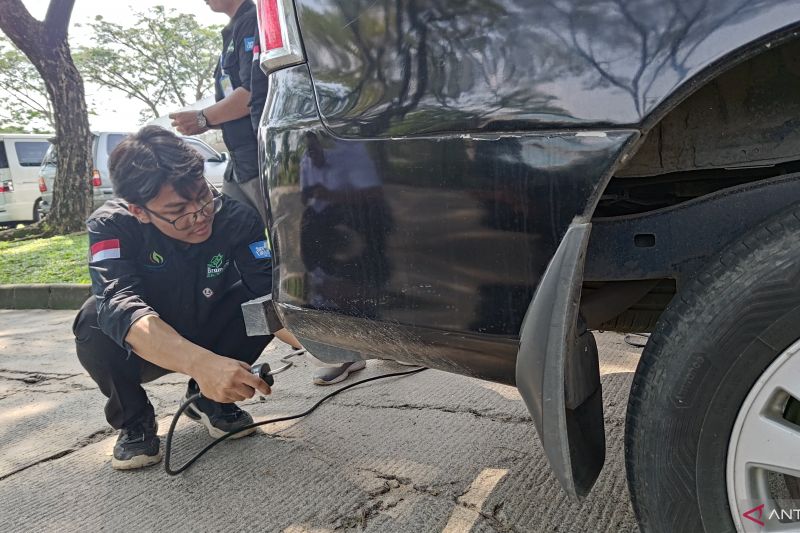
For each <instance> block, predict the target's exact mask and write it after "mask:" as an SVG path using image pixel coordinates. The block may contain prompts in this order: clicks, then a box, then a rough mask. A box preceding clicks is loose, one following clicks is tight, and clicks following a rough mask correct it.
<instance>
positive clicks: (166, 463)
mask: <svg viewBox="0 0 800 533" xmlns="http://www.w3.org/2000/svg"><path fill="white" fill-rule="evenodd" d="M423 370H427V368H425V367H423V368H417V369H415V370H409V371H406V372H394V373H392V374H383V375H380V376H373V377H371V378H367V379H362V380H361V381H356V382H355V383H351V384H350V385H347V386H346V387H342V388H341V389H337V390H335V391H333V392H331V393H330V394H328V395H326V396H323V397H322V398H321V399H320V400H319V401H318V402H317V403H315V404H314V405H312V406H311V407H310V408H309V409H308V410H306V411H304V412H302V413H300V414H298V415H290V416H282V417H280V418H272V419H268V420H262V421H261V422H254V423H252V424H250V425H247V426H244V427H243V428H240V429H238V430H236V431H232V432H230V433H226V434H225V435H223V436H221V437H219V438H218V439H216V440H214V441H213V442H211V443H210V444H209V445H208V446H206V447H205V448H203V449H202V450H200V452H199V453H197V455H195V456H194V457H192V458H191V459H189V460H188V461H186V463H184V464H183V465H182V466H181V467H180V468H177V469H175V470H173V469H172V468H170V466H169V458H170V455H171V453H172V434H173V432H174V431H175V426H176V425H177V424H178V419H179V418H180V417H181V415H182V414H183V412H184V411H185V410H186V408H187V407H189V406H190V405H192V404H193V403H194V402H196V401H197V400H199V399H200V396H201V394H200V393H197V394H193V395H192V396H190V397H189V398H187V399H186V401H184V402H183V403H182V404H181V406H180V407H179V408H178V411H177V412H176V413H175V416H173V417H172V423H171V424H170V425H169V431H167V442H166V444H165V445H164V471H165V472H166V473H167V474H169V475H170V476H176V475H178V474H180V473H181V472H183V471H184V470H186V469H187V468H189V467H190V466H192V465H193V464H194V462H195V461H197V460H198V459H200V458H201V457H202V456H204V455H205V454H206V452H208V451H209V450H210V449H211V448H213V447H214V446H216V445H217V444H219V443H220V442H222V441H224V440H226V439H227V438H229V437H230V436H231V435H236V434H237V433H241V432H242V431H247V430H249V429H252V428H255V427H258V426H263V425H266V424H274V423H275V422H284V421H286V420H294V419H295V418H302V417H304V416H306V415H308V414H311V413H312V412H314V410H316V408H317V407H319V406H320V405H322V404H323V403H324V402H325V401H327V400H328V399H330V398H333V397H334V396H336V395H337V394H339V393H340V392H344V391H346V390H347V389H351V388H353V387H355V386H356V385H361V384H363V383H367V382H369V381H375V380H377V379H384V378H391V377H395V376H409V375H411V374H417V373H419V372H422V371H423Z"/></svg>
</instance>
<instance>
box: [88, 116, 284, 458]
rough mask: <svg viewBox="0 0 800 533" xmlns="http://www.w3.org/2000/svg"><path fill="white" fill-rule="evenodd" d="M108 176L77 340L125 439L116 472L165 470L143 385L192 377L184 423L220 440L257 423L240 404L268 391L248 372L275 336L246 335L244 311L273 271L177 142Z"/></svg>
mask: <svg viewBox="0 0 800 533" xmlns="http://www.w3.org/2000/svg"><path fill="white" fill-rule="evenodd" d="M109 171H110V174H111V181H112V183H113V184H114V190H115V192H116V194H117V196H118V197H119V198H120V199H118V200H110V201H108V202H106V203H105V205H103V206H102V207H101V208H100V209H98V210H97V211H95V212H94V213H93V214H92V216H91V217H90V218H89V220H88V222H87V227H88V230H89V244H90V247H91V250H90V259H89V270H90V272H91V278H92V294H93V296H92V297H91V298H90V299H89V300H87V301H86V303H85V304H84V305H83V307H82V308H81V310H80V312H79V313H78V316H77V317H76V319H75V323H74V325H73V332H74V334H75V341H76V346H77V353H78V358H79V359H80V362H81V364H82V365H83V367H84V368H85V369H86V370H87V371H88V372H89V375H90V376H91V377H92V379H93V380H94V381H95V382H97V384H98V386H99V387H100V390H101V391H102V393H103V394H104V395H105V396H106V397H108V402H107V403H106V408H105V413H106V419H107V420H108V422H109V424H111V425H112V426H113V427H114V428H116V429H119V430H120V433H119V437H118V438H117V442H116V445H115V446H114V456H113V459H112V461H111V464H112V466H113V467H114V468H116V469H132V468H140V467H144V466H148V465H152V464H155V463H158V462H159V461H160V460H161V452H160V442H159V438H158V436H157V435H156V430H157V427H156V422H155V414H154V411H153V406H152V405H151V404H150V402H149V401H148V399H147V394H146V393H145V391H144V389H143V388H142V385H141V384H142V383H145V382H148V381H152V380H154V379H156V378H158V377H160V376H163V375H165V374H168V373H170V372H180V373H182V374H186V375H188V376H190V378H191V379H190V380H189V384H188V387H187V390H186V396H189V395H191V394H194V393H196V392H198V391H202V393H203V398H202V399H201V400H199V402H197V403H196V404H195V407H193V408H189V409H188V410H187V411H186V413H187V415H189V416H190V417H191V418H192V419H194V420H196V421H197V422H199V423H202V424H203V425H204V426H205V427H206V428H207V429H208V432H209V433H210V434H211V435H212V436H213V437H218V436H220V435H222V434H223V433H225V432H229V431H232V430H236V429H237V428H240V427H243V426H245V425H248V424H251V423H252V422H253V419H252V417H251V416H250V415H249V414H248V413H247V412H245V411H243V410H241V409H240V408H239V407H237V406H236V404H235V403H234V402H237V401H240V400H245V399H247V398H250V397H252V396H253V395H254V394H255V392H256V391H259V392H260V393H262V394H269V393H270V389H269V387H268V386H267V384H266V383H264V382H263V381H262V380H260V379H259V378H258V377H256V376H254V375H252V374H251V373H250V372H249V371H248V370H249V368H250V364H252V363H253V362H255V360H256V359H257V358H258V356H259V355H260V354H261V352H262V351H263V350H264V348H265V347H266V345H267V344H268V343H269V342H270V340H271V339H272V336H259V337H248V336H247V335H246V333H245V326H244V320H243V318H242V312H241V308H240V304H242V303H243V302H245V301H247V300H250V299H253V298H256V297H259V296H263V295H265V294H268V293H270V292H271V290H272V266H271V258H270V253H269V248H268V246H267V245H266V242H265V237H264V235H265V234H264V226H263V224H262V222H261V219H260V218H259V215H258V214H257V213H256V211H254V210H253V209H252V208H250V207H247V206H244V205H242V204H240V203H238V202H236V201H234V200H231V199H229V198H227V197H223V196H221V195H220V194H219V192H217V191H216V190H215V189H214V188H213V187H212V186H211V185H210V184H209V183H208V182H206V180H205V179H204V177H203V160H202V158H201V157H200V156H199V155H198V154H197V153H196V152H195V151H194V150H192V148H190V147H189V146H187V145H186V144H184V143H183V142H182V141H181V140H180V139H179V138H178V137H177V136H175V135H174V134H172V133H171V132H169V131H166V130H164V129H161V128H158V127H152V126H151V127H146V128H143V129H142V130H141V131H139V133H137V134H135V135H132V136H130V137H128V138H127V139H126V140H124V141H123V142H122V143H121V144H120V145H119V146H118V148H117V149H116V150H114V152H113V153H112V154H111V158H110V161H109ZM282 332H284V333H288V332H285V330H282ZM289 337H290V338H291V339H293V338H292V337H291V335H290V334H289ZM292 344H294V345H295V346H297V345H298V344H297V341H296V340H294V342H292ZM250 432H252V430H251V431H250ZM244 434H247V433H246V432H245V433H244ZM244 434H239V435H238V436H244Z"/></svg>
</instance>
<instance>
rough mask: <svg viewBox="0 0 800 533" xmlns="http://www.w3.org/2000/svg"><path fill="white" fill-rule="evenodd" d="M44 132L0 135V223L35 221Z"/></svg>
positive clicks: (45, 144)
mask: <svg viewBox="0 0 800 533" xmlns="http://www.w3.org/2000/svg"><path fill="white" fill-rule="evenodd" d="M49 145H50V142H49V141H48V140H47V136H46V135H27V134H18V135H6V134H0V224H12V223H16V222H32V221H36V220H39V202H40V194H39V187H38V181H37V176H38V172H39V166H40V165H41V164H42V160H43V159H44V154H45V152H46V151H47V147H48V146H49Z"/></svg>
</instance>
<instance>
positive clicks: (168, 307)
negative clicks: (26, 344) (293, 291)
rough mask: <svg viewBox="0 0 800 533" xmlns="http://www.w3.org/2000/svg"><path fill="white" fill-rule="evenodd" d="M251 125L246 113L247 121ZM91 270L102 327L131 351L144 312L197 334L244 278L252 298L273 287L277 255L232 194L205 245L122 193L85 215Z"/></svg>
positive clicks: (253, 213)
mask: <svg viewBox="0 0 800 533" xmlns="http://www.w3.org/2000/svg"><path fill="white" fill-rule="evenodd" d="M248 127H249V120H248ZM87 228H88V230H89V246H90V254H89V255H90V257H89V272H90V275H91V278H92V293H93V294H94V297H95V299H96V300H97V322H98V325H99V326H100V329H101V330H102V331H103V333H105V334H106V335H108V336H109V337H111V339H113V340H114V341H115V342H116V343H117V344H119V345H120V346H122V347H123V348H125V349H127V350H129V351H130V346H128V345H127V343H125V337H127V335H128V330H129V329H130V327H131V325H132V324H133V323H134V322H135V321H136V320H138V319H139V318H141V317H143V316H145V315H150V314H154V315H159V316H160V317H161V318H162V319H163V320H164V321H165V322H166V323H168V324H169V325H170V326H172V327H173V328H175V330H177V332H178V333H179V334H181V335H182V336H183V337H185V338H187V339H189V340H190V341H195V339H197V338H198V334H199V333H200V331H201V329H202V327H203V325H204V324H206V323H208V321H210V320H214V306H215V302H218V301H219V300H220V299H221V298H222V296H223V294H225V291H226V290H228V289H230V288H231V286H233V284H234V283H236V282H238V281H239V280H241V281H242V284H243V285H244V286H245V287H246V288H247V289H248V290H249V291H250V292H251V293H252V297H253V298H257V297H260V296H264V295H266V294H269V293H270V292H272V259H271V253H270V250H269V246H268V244H267V242H266V240H265V236H264V225H263V223H262V222H261V219H260V217H259V216H258V213H256V211H254V210H253V209H252V208H250V207H249V206H244V205H242V204H240V203H238V202H236V201H235V200H231V199H230V198H228V197H223V204H222V209H221V210H220V212H219V213H217V214H216V216H215V217H214V224H213V227H212V232H211V236H210V237H209V238H208V240H206V241H205V242H203V243H200V244H187V243H184V242H181V241H176V240H174V239H172V238H170V237H167V236H166V235H164V234H163V233H161V232H160V231H159V230H158V229H157V228H156V227H155V226H154V225H152V224H142V223H140V222H139V221H138V220H137V219H136V217H134V216H133V215H132V214H131V213H130V212H129V211H128V209H127V208H126V204H125V203H124V202H123V201H121V200H109V201H108V202H106V203H105V204H104V205H103V206H102V207H100V208H99V209H98V210H97V211H95V212H94V213H93V214H92V216H91V217H89V220H88V221H87Z"/></svg>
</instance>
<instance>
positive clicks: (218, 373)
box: [192, 356, 272, 403]
mask: <svg viewBox="0 0 800 533" xmlns="http://www.w3.org/2000/svg"><path fill="white" fill-rule="evenodd" d="M192 377H193V378H194V379H195V381H197V384H198V385H199V386H200V392H202V393H203V396H205V397H206V398H208V399H210V400H214V401H215V402H220V403H233V402H239V401H242V400H247V399H248V398H252V397H253V395H254V394H255V393H256V390H257V391H259V392H260V393H261V394H270V393H272V390H271V389H270V388H269V385H267V384H266V383H265V382H264V381H262V380H261V378H259V377H258V376H254V375H253V374H251V373H250V367H249V366H247V364H246V363H243V362H241V361H236V360H235V359H230V358H228V357H222V356H216V357H213V358H209V359H208V360H207V361H204V362H203V364H201V365H199V366H198V368H197V369H196V371H195V372H193V373H192Z"/></svg>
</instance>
